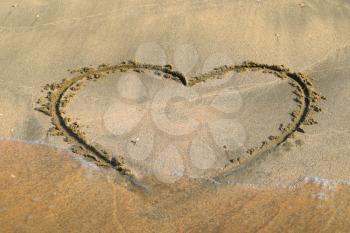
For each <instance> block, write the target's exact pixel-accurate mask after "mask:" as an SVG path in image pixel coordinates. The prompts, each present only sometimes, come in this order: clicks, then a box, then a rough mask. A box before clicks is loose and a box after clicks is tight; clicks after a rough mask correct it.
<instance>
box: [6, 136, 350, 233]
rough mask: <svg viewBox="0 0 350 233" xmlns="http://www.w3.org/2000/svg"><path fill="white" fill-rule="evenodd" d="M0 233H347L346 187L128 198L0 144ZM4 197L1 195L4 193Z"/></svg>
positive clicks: (167, 190)
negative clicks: (0, 165)
mask: <svg viewBox="0 0 350 233" xmlns="http://www.w3.org/2000/svg"><path fill="white" fill-rule="evenodd" d="M0 145H1V147H0V153H1V155H2V156H1V160H0V161H1V164H2V169H1V172H0V181H1V182H0V187H1V190H2V191H1V192H0V200H1V201H0V225H1V232H346V231H347V229H348V228H349V227H350V226H349V222H348V221H347V220H348V218H349V214H350V212H349V211H350V208H349V203H350V202H349V197H350V196H349V192H350V190H349V187H348V186H347V185H341V184H335V183H332V182H329V181H326V180H322V179H318V178H314V179H304V180H300V181H299V182H298V183H297V184H295V185H293V186H290V187H284V188H282V187H279V188H278V187H275V188H267V187H263V186H261V187H253V186H248V185H238V184H236V185H223V186H216V185H208V184H206V185H204V186H203V185H202V184H198V183H193V182H192V183H191V182H190V183H186V182H185V183H183V184H182V185H181V186H178V187H166V186H163V187H157V188H154V189H153V190H149V191H148V192H138V191H135V190H134V191H133V190H128V189H127V188H126V187H125V186H122V185H121V184H120V181H118V179H116V177H115V173H114V172H113V171H111V170H109V171H108V170H103V169H101V168H98V167H96V166H94V165H92V164H89V163H86V162H82V161H79V160H77V159H76V158H75V156H74V155H72V154H70V153H67V152H63V151H58V150H56V149H53V148H49V147H47V146H44V145H30V144H24V143H21V142H10V141H5V142H1V143H0ZM4 190H6V191H5V192H4Z"/></svg>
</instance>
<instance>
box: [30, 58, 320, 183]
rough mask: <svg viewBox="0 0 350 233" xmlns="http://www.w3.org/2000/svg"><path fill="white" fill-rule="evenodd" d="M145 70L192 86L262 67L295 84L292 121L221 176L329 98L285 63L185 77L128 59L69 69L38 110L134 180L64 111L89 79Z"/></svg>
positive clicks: (68, 137) (274, 143) (78, 148)
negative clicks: (70, 74)
mask: <svg viewBox="0 0 350 233" xmlns="http://www.w3.org/2000/svg"><path fill="white" fill-rule="evenodd" d="M146 70H147V71H153V72H155V73H156V74H158V75H160V76H162V77H163V78H165V79H173V80H175V81H178V82H179V83H181V84H182V85H185V86H189V87H191V86H194V85H196V84H197V83H200V82H204V81H206V80H210V79H212V80H213V79H220V78H221V77H222V76H223V75H224V74H226V73H228V72H232V71H233V72H237V73H240V72H244V71H261V72H263V73H270V74H273V75H274V76H275V77H277V78H279V79H289V84H290V85H291V86H292V87H293V88H294V91H293V93H294V95H295V96H296V98H295V99H294V100H295V101H296V102H297V106H298V108H297V109H296V110H294V111H293V112H292V113H291V116H292V119H291V121H290V122H289V123H288V124H287V125H286V126H285V127H283V125H281V127H280V128H279V130H280V134H279V135H276V136H270V137H269V138H268V139H267V140H265V141H263V142H262V143H261V145H258V146H255V147H253V148H250V149H248V150H247V151H246V156H244V157H238V158H237V159H235V160H232V161H230V162H231V163H230V165H229V166H226V167H225V168H224V169H223V171H222V173H220V175H219V176H218V177H225V176H227V175H228V174H230V173H232V172H233V171H235V170H236V169H238V168H240V167H241V166H242V165H244V164H246V163H247V162H249V161H252V160H253V159H256V158H258V157H259V156H260V155H262V154H264V153H265V152H268V151H270V150H272V149H273V148H275V147H278V146H279V145H281V144H282V143H283V142H285V141H286V140H287V139H288V138H290V137H292V136H293V135H294V133H296V132H302V133H303V132H304V129H302V127H303V126H304V125H313V124H317V122H316V121H315V120H314V119H313V118H312V113H313V112H320V111H321V108H320V107H319V106H318V105H317V102H318V101H319V100H321V99H326V98H325V97H324V96H322V95H320V94H318V93H317V92H316V91H315V89H314V88H313V85H312V82H311V81H312V80H311V79H310V78H309V77H307V76H306V75H305V74H302V73H295V72H291V71H290V70H289V69H288V68H286V67H284V66H283V65H268V64H258V63H255V62H250V61H249V62H243V63H242V64H240V65H231V66H229V65H225V66H221V67H218V68H215V69H213V70H212V71H210V72H208V73H205V74H201V75H198V76H195V77H185V75H183V74H182V73H180V72H178V71H175V70H173V69H172V66H171V65H164V66H160V65H150V64H142V63H137V62H135V61H127V62H122V63H120V64H117V65H106V64H102V65H100V66H98V68H96V69H94V68H90V67H89V68H88V67H84V68H81V69H76V70H72V71H70V72H71V73H72V74H76V73H78V75H77V76H75V77H72V78H71V79H63V80H62V81H61V82H60V83H52V84H47V85H45V86H44V88H43V90H42V92H44V93H46V94H45V96H43V97H41V98H40V99H39V100H38V101H37V104H38V107H36V110H37V111H40V112H42V113H44V114H46V115H48V116H49V117H50V118H51V122H52V124H53V127H51V128H50V129H49V130H48V134H49V135H52V136H62V137H64V140H65V141H66V142H68V143H69V144H71V145H72V151H73V152H74V153H77V154H79V155H82V156H84V157H86V158H90V159H92V160H93V161H94V162H95V163H96V164H97V165H99V166H105V167H110V168H113V169H115V170H117V171H118V172H120V173H121V174H122V175H124V176H125V177H127V178H129V179H131V180H135V179H136V177H135V176H134V175H133V173H132V171H130V169H129V168H128V167H127V166H126V165H125V163H124V162H123V160H122V158H120V159H116V158H115V157H113V156H112V155H111V153H109V152H107V151H106V150H105V149H103V148H101V147H100V146H98V145H94V144H91V143H89V142H88V140H87V139H86V138H85V133H84V132H83V131H82V130H81V128H80V126H79V124H78V122H71V120H70V119H69V118H68V117H65V116H64V114H65V107H66V106H67V104H68V103H69V102H70V100H71V99H72V98H73V97H74V95H75V94H76V92H77V91H79V90H80V88H81V87H83V86H84V84H85V83H86V82H89V81H97V80H99V79H101V78H106V77H108V74H110V73H115V72H126V71H134V72H138V73H143V72H145V71H146Z"/></svg>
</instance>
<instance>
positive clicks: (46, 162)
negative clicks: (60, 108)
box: [0, 0, 350, 232]
mask: <svg viewBox="0 0 350 233" xmlns="http://www.w3.org/2000/svg"><path fill="white" fill-rule="evenodd" d="M349 22H350V5H349V2H348V1H345V0H326V1H321V0H310V1H294V0H291V1H277V0H266V1H263V0H261V1H258V0H254V1H253V0H249V1H216V0H213V1H205V2H203V1H170V0H169V1H157V0H148V1H138V0H133V1H111V0H101V1H81V0H75V1H59V0H53V1H46V0H28V1H9V0H3V1H1V2H0V88H1V91H0V139H2V140H4V141H3V142H1V144H0V167H1V168H2V169H0V170H1V171H0V174H1V176H0V179H1V182H0V185H1V186H3V187H1V191H0V195H1V198H0V232H38V231H40V232H62V231H67V232H87V231H89V232H90V231H96V232H123V231H124V232H141V229H142V228H145V231H146V232H258V231H259V229H260V230H261V232H288V231H289V232H347V229H348V228H347V227H348V226H347V225H346V224H347V221H346V218H347V217H348V206H347V203H348V198H349V195H348V189H349V188H348V186H347V183H348V181H349V178H350V177H349V174H350V170H349V169H350V160H349V155H350V152H349V151H350V150H349V149H350V140H349V139H350V126H349V117H350V108H349V106H348V105H349V104H348V103H349V101H350V91H349V90H350V82H349V68H348V67H350V43H349V41H350V30H349V29H348V28H349ZM124 60H136V61H138V62H142V63H147V64H153V65H165V64H171V65H172V66H173V69H174V70H178V71H179V72H181V73H182V74H184V75H185V76H186V77H189V78H190V77H194V76H196V75H199V74H202V73H205V72H208V71H210V70H212V69H213V68H215V67H217V66H222V65H235V64H241V63H242V62H243V61H246V60H250V61H254V62H257V63H264V64H265V63H266V64H271V65H272V64H275V65H284V66H285V67H288V68H290V69H291V71H293V72H302V73H303V74H305V75H308V76H309V77H311V78H312V79H313V81H312V82H313V87H314V88H315V89H316V90H317V91H318V92H319V93H321V94H322V95H324V96H325V97H326V98H327V100H325V101H321V102H320V103H319V106H320V108H322V111H321V112H317V113H314V114H313V119H315V120H316V121H317V122H318V124H316V125H309V126H305V127H303V130H305V133H297V134H295V136H294V137H291V138H289V139H288V140H286V141H285V142H284V143H283V144H282V145H280V146H278V147H275V148H274V149H273V150H271V151H269V152H268V153H265V154H263V155H262V156H259V158H258V159H254V160H253V161H252V162H249V163H245V164H244V165H242V166H241V167H240V169H238V170H235V171H234V172H232V173H230V175H229V176H228V177H226V178H225V179H220V182H219V183H217V180H216V181H214V180H212V178H213V174H218V173H220V171H221V170H222V168H224V167H226V166H228V165H229V164H230V163H231V161H232V160H234V161H236V160H237V158H242V156H243V154H244V152H245V151H246V150H247V149H249V148H251V147H254V146H257V145H260V144H261V143H262V142H263V141H265V140H267V138H268V137H269V136H271V135H277V134H278V133H279V130H278V128H279V127H280V124H283V125H286V124H288V122H290V120H291V115H290V113H291V112H292V111H294V109H295V108H296V107H297V103H296V102H295V100H294V98H295V96H294V95H293V94H292V91H293V90H294V89H293V87H292V86H290V85H289V84H288V80H280V79H276V77H274V76H273V75H271V74H268V73H262V72H260V71H259V72H251V71H248V72H243V73H239V74H238V73H233V72H231V73H228V74H225V75H224V76H223V77H222V79H219V80H207V81H206V82H204V83H200V84H198V85H196V86H193V87H184V86H182V85H181V84H180V83H179V82H176V81H174V80H165V79H162V78H161V76H159V75H158V74H156V73H155V72H148V71H147V72H144V73H140V72H138V71H128V72H117V73H113V74H109V75H108V79H101V80H98V81H96V82H89V83H87V84H86V85H85V83H84V85H85V86H84V87H83V89H81V90H80V91H78V92H77V94H76V96H74V99H73V100H72V101H71V102H70V103H69V105H68V106H67V110H66V111H67V113H66V114H67V115H68V116H69V117H70V118H71V119H72V120H73V121H77V122H79V124H81V126H82V129H83V131H84V133H85V134H86V137H87V140H88V141H90V142H91V143H95V144H98V145H99V146H100V147H101V148H103V149H105V150H108V151H109V152H111V153H112V154H113V156H115V157H117V158H123V161H124V162H125V164H126V165H127V166H128V168H130V169H131V172H132V173H133V174H135V176H136V177H137V180H138V181H139V182H140V183H139V186H141V187H142V186H145V187H146V190H143V191H142V190H141V191H140V190H139V189H138V188H135V189H133V188H132V187H130V184H125V183H124V181H123V178H121V177H120V175H119V174H118V173H116V172H115V171H112V170H110V169H105V168H100V167H96V166H95V165H94V163H93V162H91V161H90V160H86V159H85V158H84V157H83V156H80V155H72V154H71V153H70V152H69V151H70V147H71V144H69V143H67V142H65V141H64V138H63V137H57V136H51V135H49V134H48V130H49V128H50V127H51V123H50V121H51V120H50V117H48V116H45V115H44V114H42V113H40V112H38V111H35V110H34V108H35V107H36V106H37V100H38V99H39V98H40V97H42V96H43V94H44V93H43V92H41V90H42V88H43V86H45V85H46V84H50V83H53V82H60V81H61V80H62V79H64V78H65V79H69V78H72V77H74V75H76V74H71V73H70V72H68V70H73V69H78V68H81V67H95V68H96V67H98V66H99V65H101V64H111V65H114V64H119V63H120V62H122V61H124ZM232 132H234V133H233V134H231V133H232ZM11 140H20V141H22V142H23V143H19V142H11ZM27 143H30V144H27ZM36 144H45V145H46V146H38V145H36ZM49 147H50V148H51V147H52V148H59V149H58V150H59V151H57V149H52V148H51V149H50V148H49ZM73 158H74V159H73ZM301 177H313V178H301ZM305 179H306V180H310V179H311V181H312V182H311V183H316V184H308V183H307V182H306V183H307V184H300V183H299V185H297V188H295V189H291V188H289V187H294V186H293V185H294V184H295V183H296V182H298V181H300V180H303V182H304V181H305ZM149 180H152V182H151V183H152V184H151V185H149V183H148V181H149ZM315 180H316V181H315ZM314 181H315V182H314ZM154 182H155V183H154ZM174 182H175V183H174ZM336 183H338V185H334V184H336ZM214 184H215V185H214ZM319 184H321V185H319ZM214 186H215V188H214ZM334 186H335V187H334ZM177 187H178V188H177ZM276 187H278V188H276ZM281 187H283V188H281ZM184 190H185V191H184ZM36 200H39V201H36ZM157 200H159V201H157ZM50 206H54V207H50ZM57 206H58V207H57ZM56 207H57V209H56ZM289 207H290V208H291V209H289ZM269 211H270V212H269ZM271 216H275V217H271ZM85 227H86V228H85Z"/></svg>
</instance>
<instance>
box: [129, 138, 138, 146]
mask: <svg viewBox="0 0 350 233" xmlns="http://www.w3.org/2000/svg"><path fill="white" fill-rule="evenodd" d="M138 141H140V139H139V138H135V139H132V140H131V141H130V142H132V143H133V144H134V145H136V143H137V142H138Z"/></svg>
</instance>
